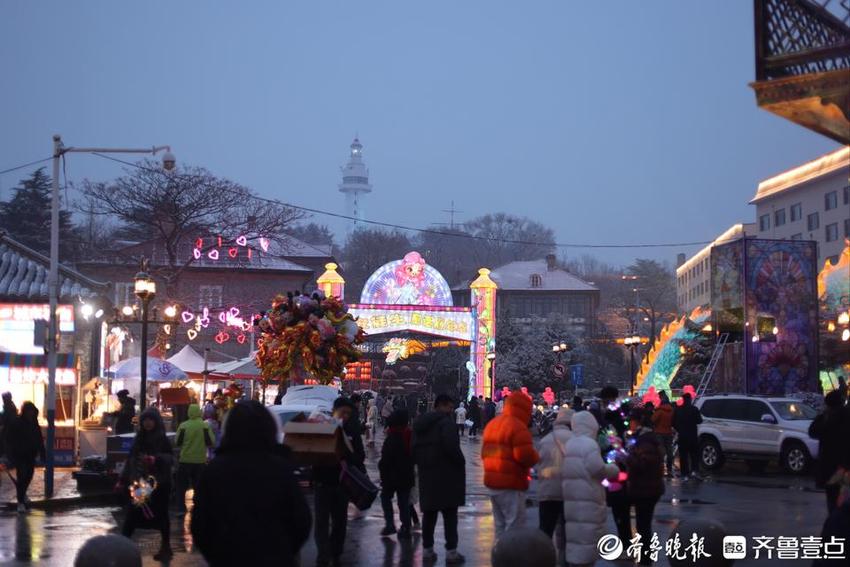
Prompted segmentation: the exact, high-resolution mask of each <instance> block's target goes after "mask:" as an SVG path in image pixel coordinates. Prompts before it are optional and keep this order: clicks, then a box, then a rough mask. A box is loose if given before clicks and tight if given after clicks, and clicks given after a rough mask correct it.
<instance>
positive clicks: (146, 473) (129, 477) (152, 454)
mask: <svg viewBox="0 0 850 567" xmlns="http://www.w3.org/2000/svg"><path fill="white" fill-rule="evenodd" d="M173 464H174V453H173V451H172V448H171V443H170V442H169V441H168V437H166V435H165V425H163V423H162V416H161V415H159V412H158V411H157V410H156V409H155V408H148V409H146V410H145V411H143V412H142V414H141V415H140V416H139V431H138V432H137V433H136V437H135V439H134V440H133V446H132V447H131V448H130V454H129V455H128V456H127V462H126V463H125V464H124V470H123V471H122V472H121V479H120V481H119V486H118V488H119V490H126V491H129V489H130V487H131V486H132V485H133V483H134V482H135V481H148V482H149V480H150V479H151V478H153V479H154V480H155V481H156V488H155V489H154V491H153V492H152V493H151V495H150V496H149V498H148V500H147V502H146V503H145V505H144V506H140V505H137V504H135V503H133V502H132V501H131V502H130V503H129V505H128V506H127V516H126V517H125V518H124V525H123V526H122V528H121V534H122V535H124V536H125V537H128V538H129V537H132V536H133V532H134V531H135V530H136V528H154V529H158V530H159V533H160V536H161V540H160V549H159V552H158V553H157V554H156V555H154V559H155V560H157V561H163V560H168V559H169V558H170V557H171V556H172V555H173V554H172V551H171V520H170V518H169V516H168V501H169V497H170V496H171V468H172V466H173Z"/></svg>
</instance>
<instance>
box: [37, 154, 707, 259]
mask: <svg viewBox="0 0 850 567" xmlns="http://www.w3.org/2000/svg"><path fill="white" fill-rule="evenodd" d="M92 153H93V155H96V156H98V157H102V158H104V159H108V160H112V161H115V162H118V163H122V164H124V165H129V166H131V167H135V168H138V169H143V170H147V171H153V172H156V173H161V172H160V171H159V170H154V169H152V168H149V167H145V166H143V165H139V164H138V163H133V162H129V161H126V160H122V159H119V158H116V157H112V156H109V155H106V154H101V153H97V152H92ZM48 159H49V158H48ZM174 175H175V176H178V177H192V176H191V175H186V174H174ZM254 198H255V199H257V200H258V201H263V202H266V203H271V204H274V205H280V206H284V207H290V208H293V209H297V210H299V211H304V212H307V213H312V214H316V215H324V216H328V217H333V218H338V219H344V220H350V221H356V222H358V223H363V224H370V225H373V226H380V227H383V228H393V229H396V230H403V231H409V232H418V233H421V234H433V235H436V236H448V237H453V238H465V239H468V240H479V241H486V242H499V243H503V244H519V245H523V246H538V247H548V246H554V247H556V248H594V249H599V248H616V249H628V248H682V247H686V246H705V245H707V244H711V243H713V242H714V241H713V240H701V241H695V242H665V243H651V244H587V243H563V242H554V243H552V242H535V241H529V240H514V239H509V238H491V237H488V236H479V235H475V234H467V233H462V232H446V231H443V230H437V229H433V228H421V227H415V226H407V225H403V224H396V223H390V222H383V221H377V220H366V219H360V218H357V217H353V216H349V215H343V214H341V213H333V212H330V211H325V210H322V209H315V208H313V207H305V206H302V205H295V204H293V203H286V202H283V201H280V200H278V199H269V198H267V197H261V196H259V195H255V196H254Z"/></svg>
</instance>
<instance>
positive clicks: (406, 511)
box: [378, 410, 415, 538]
mask: <svg viewBox="0 0 850 567" xmlns="http://www.w3.org/2000/svg"><path fill="white" fill-rule="evenodd" d="M411 436H412V430H411V429H410V416H409V414H408V413H407V410H396V411H394V412H393V413H392V414H391V415H390V416H389V417H388V418H387V436H386V438H385V439H384V445H383V447H381V460H380V461H378V470H379V471H380V473H381V506H382V507H383V509H384V521H385V522H386V526H385V527H384V529H383V530H382V531H381V535H382V536H389V535H392V534H394V533H396V528H395V518H394V516H393V495H395V496H396V497H397V498H398V515H399V519H400V520H401V529H400V530H399V531H398V537H399V538H409V537H410V490H411V489H412V488H413V485H414V484H415V476H414V472H413V453H412V452H411V449H410V440H411Z"/></svg>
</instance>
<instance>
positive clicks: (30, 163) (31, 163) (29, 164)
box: [0, 156, 53, 175]
mask: <svg viewBox="0 0 850 567" xmlns="http://www.w3.org/2000/svg"><path fill="white" fill-rule="evenodd" d="M51 159H53V156H50V157H46V158H44V159H39V160H36V161H31V162H29V163H25V164H23V165H18V166H15V167H10V168H9V169H4V170H3V171H0V175H3V174H4V173H11V172H13V171H17V170H19V169H24V168H25V167H30V166H32V165H37V164H39V163H44V162H46V161H49V160H51Z"/></svg>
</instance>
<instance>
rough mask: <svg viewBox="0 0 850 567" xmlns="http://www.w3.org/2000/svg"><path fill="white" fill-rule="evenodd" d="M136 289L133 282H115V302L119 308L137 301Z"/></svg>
mask: <svg viewBox="0 0 850 567" xmlns="http://www.w3.org/2000/svg"><path fill="white" fill-rule="evenodd" d="M134 289H135V287H134V284H133V282H130V283H125V282H118V283H116V284H115V303H114V305H115V306H116V307H118V308H119V309H120V308H121V307H123V306H125V305H133V304H134V303H135V302H136V296H135V295H134V294H133V290H134Z"/></svg>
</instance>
